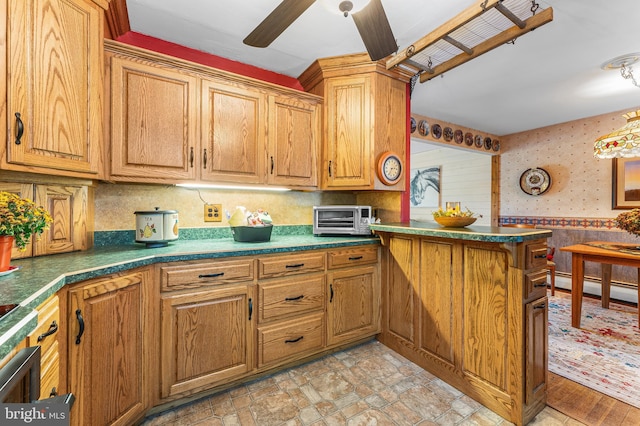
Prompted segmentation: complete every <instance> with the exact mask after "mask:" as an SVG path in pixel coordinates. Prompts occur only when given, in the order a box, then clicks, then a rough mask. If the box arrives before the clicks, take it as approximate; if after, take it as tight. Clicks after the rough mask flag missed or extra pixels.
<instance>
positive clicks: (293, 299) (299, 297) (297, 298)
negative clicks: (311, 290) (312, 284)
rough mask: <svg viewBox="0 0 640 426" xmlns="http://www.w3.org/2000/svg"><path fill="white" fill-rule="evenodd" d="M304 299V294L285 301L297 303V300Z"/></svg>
mask: <svg viewBox="0 0 640 426" xmlns="http://www.w3.org/2000/svg"><path fill="white" fill-rule="evenodd" d="M302 298H304V294H301V295H300V296H296V297H285V299H284V300H285V301H287V302H293V301H296V300H300V299H302Z"/></svg>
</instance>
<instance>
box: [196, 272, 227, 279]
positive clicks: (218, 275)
mask: <svg viewBox="0 0 640 426" xmlns="http://www.w3.org/2000/svg"><path fill="white" fill-rule="evenodd" d="M223 275H224V272H218V273H216V274H201V275H198V278H217V277H221V276H223Z"/></svg>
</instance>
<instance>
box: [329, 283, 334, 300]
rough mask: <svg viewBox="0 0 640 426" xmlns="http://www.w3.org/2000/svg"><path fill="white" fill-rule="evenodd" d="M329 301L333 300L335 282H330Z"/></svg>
mask: <svg viewBox="0 0 640 426" xmlns="http://www.w3.org/2000/svg"><path fill="white" fill-rule="evenodd" d="M329 295H330V296H329V303H332V302H333V284H329Z"/></svg>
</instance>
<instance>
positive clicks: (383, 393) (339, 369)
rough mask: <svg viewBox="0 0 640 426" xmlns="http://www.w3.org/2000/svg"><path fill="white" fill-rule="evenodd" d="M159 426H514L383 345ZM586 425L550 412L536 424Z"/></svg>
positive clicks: (236, 393) (303, 369)
mask: <svg viewBox="0 0 640 426" xmlns="http://www.w3.org/2000/svg"><path fill="white" fill-rule="evenodd" d="M142 424H143V425H144V426H157V425H242V426H244V425H257V426H271V425H312V426H321V425H323V426H324V425H350V426H351V425H353V426H355V425H380V426H382V425H420V426H426V425H501V426H502V425H511V424H512V423H510V422H508V421H506V420H504V419H503V418H501V417H500V416H498V415H497V414H495V413H494V412H492V411H490V410H489V409H487V408H485V407H484V406H482V405H480V404H479V403H477V402H475V401H474V400H472V399H471V398H469V397H467V396H465V395H464V394H462V393H461V392H459V391H457V390H456V389H455V388H453V387H451V386H449V385H447V384H446V383H445V382H443V381H442V380H440V379H438V378H436V377H435V376H433V375H432V374H430V373H428V372H426V371H425V370H423V369H422V368H420V367H418V366H417V365H415V364H414V363H412V362H410V361H408V360H407V359H405V358H404V357H402V356H400V355H398V354H397V353H395V352H394V351H392V350H391V349H389V348H387V347H386V346H384V345H382V344H381V343H379V342H377V341H375V340H374V341H370V342H368V343H365V344H362V345H359V346H356V347H354V348H351V349H347V350H345V351H342V352H337V353H335V354H332V355H327V356H325V357H323V358H320V359H318V360H316V361H312V362H310V363H307V364H304V365H301V366H299V367H295V368H292V369H289V370H285V371H282V372H279V373H277V374H274V375H272V376H269V377H266V378H263V379H261V380H257V381H254V382H250V383H247V384H244V385H240V386H238V387H235V388H233V389H230V390H228V391H225V392H223V393H220V394H217V395H214V396H211V397H208V398H204V399H201V400H198V401H196V402H193V403H190V404H188V405H185V406H182V407H179V408H176V409H174V410H171V411H166V412H163V413H160V414H158V415H156V416H154V417H150V418H147V419H145V420H144V422H143V423H142ZM529 424H530V425H536V426H541V425H544V426H547V425H571V426H575V425H581V423H580V422H577V421H575V420H573V419H570V418H569V417H567V416H565V415H564V414H561V413H560V412H558V411H555V410H553V409H552V408H550V407H546V408H545V409H544V410H543V411H542V412H541V413H540V414H538V416H537V417H536V418H535V419H534V421H532V422H531V423H529Z"/></svg>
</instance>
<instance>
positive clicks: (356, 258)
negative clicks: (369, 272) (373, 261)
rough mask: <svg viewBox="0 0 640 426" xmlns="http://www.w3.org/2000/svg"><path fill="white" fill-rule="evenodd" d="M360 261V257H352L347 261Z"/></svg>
mask: <svg viewBox="0 0 640 426" xmlns="http://www.w3.org/2000/svg"><path fill="white" fill-rule="evenodd" d="M360 259H362V256H352V257H350V258H349V260H360Z"/></svg>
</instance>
